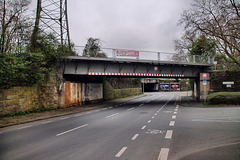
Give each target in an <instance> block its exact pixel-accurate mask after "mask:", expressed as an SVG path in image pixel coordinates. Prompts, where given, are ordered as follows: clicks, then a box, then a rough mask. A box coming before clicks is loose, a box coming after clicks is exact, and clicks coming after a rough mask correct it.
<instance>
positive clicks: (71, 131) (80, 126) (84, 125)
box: [56, 124, 88, 136]
mask: <svg viewBox="0 0 240 160" xmlns="http://www.w3.org/2000/svg"><path fill="white" fill-rule="evenodd" d="M87 125H88V124H84V125H82V126H79V127H76V128H73V129H70V130H68V131H65V132H62V133H59V134H57V135H56V136H61V135H63V134H66V133H69V132H72V131H75V130H77V129H80V128H83V127H86V126H87Z"/></svg>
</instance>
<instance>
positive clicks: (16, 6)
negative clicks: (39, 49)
mask: <svg viewBox="0 0 240 160" xmlns="http://www.w3.org/2000/svg"><path fill="white" fill-rule="evenodd" d="M29 4H30V1H29V0H0V23H1V25H0V35H1V38H0V54H3V53H7V52H11V53H14V52H17V50H18V47H19V46H20V45H22V44H23V43H26V41H28V40H29V36H30V35H31V34H30V27H31V26H32V24H31V22H30V21H29V16H26V15H25V14H26V11H27V9H28V8H27V6H28V5H29Z"/></svg>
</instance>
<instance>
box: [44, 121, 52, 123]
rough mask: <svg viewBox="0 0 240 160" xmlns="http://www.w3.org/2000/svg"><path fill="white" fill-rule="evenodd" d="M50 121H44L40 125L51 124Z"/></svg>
mask: <svg viewBox="0 0 240 160" xmlns="http://www.w3.org/2000/svg"><path fill="white" fill-rule="evenodd" d="M51 122H52V121H46V122H42V124H47V123H51Z"/></svg>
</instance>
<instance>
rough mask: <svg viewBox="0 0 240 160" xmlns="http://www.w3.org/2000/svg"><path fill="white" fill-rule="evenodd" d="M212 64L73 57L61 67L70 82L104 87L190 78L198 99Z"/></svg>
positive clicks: (65, 77)
mask: <svg viewBox="0 0 240 160" xmlns="http://www.w3.org/2000/svg"><path fill="white" fill-rule="evenodd" d="M210 66H212V65H211V64H199V63H180V62H175V61H174V62H173V61H168V62H166V61H163V62H161V61H150V60H129V59H111V58H94V57H79V56H72V57H69V60H68V61H67V62H65V63H64V64H63V65H62V70H63V77H64V79H65V80H67V81H74V82H81V83H103V77H108V78H190V79H195V95H196V96H197V97H198V99H199V97H200V73H204V72H206V71H207V68H208V67H210Z"/></svg>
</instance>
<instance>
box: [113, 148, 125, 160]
mask: <svg viewBox="0 0 240 160" xmlns="http://www.w3.org/2000/svg"><path fill="white" fill-rule="evenodd" d="M126 149H127V147H123V148H122V149H121V150H120V151H119V152H118V153H117V154H116V155H115V157H117V158H118V157H120V156H121V155H122V154H123V153H124V152H125V151H126Z"/></svg>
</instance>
